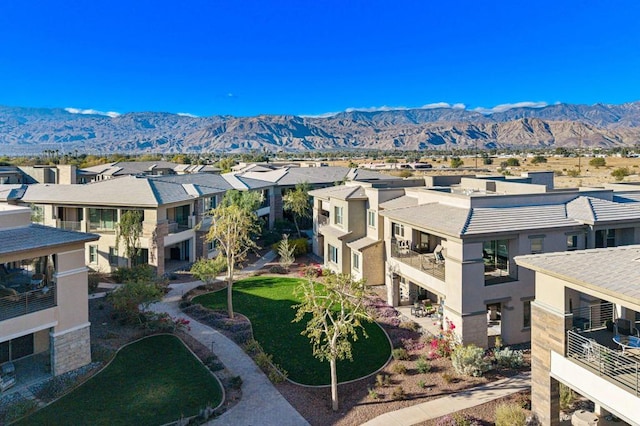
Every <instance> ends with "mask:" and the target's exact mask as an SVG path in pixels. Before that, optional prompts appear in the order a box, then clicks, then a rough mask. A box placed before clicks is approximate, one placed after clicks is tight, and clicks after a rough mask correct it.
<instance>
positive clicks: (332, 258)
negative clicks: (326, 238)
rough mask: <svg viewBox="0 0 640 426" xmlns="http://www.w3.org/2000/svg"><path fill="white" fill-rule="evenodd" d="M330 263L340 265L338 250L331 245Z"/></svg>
mask: <svg viewBox="0 0 640 426" xmlns="http://www.w3.org/2000/svg"><path fill="white" fill-rule="evenodd" d="M329 262H332V263H338V249H337V248H336V247H334V246H332V245H331V244H329Z"/></svg>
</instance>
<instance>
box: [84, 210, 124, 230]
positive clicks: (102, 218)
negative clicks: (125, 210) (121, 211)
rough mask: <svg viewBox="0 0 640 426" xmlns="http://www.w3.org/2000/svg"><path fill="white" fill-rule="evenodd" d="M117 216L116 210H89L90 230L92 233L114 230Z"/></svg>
mask: <svg viewBox="0 0 640 426" xmlns="http://www.w3.org/2000/svg"><path fill="white" fill-rule="evenodd" d="M117 216H118V212H117V211H116V209H89V229H91V230H92V231H101V230H114V229H115V228H116V218H117Z"/></svg>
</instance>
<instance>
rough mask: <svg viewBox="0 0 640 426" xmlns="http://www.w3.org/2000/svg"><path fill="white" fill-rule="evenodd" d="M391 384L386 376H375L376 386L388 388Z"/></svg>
mask: <svg viewBox="0 0 640 426" xmlns="http://www.w3.org/2000/svg"><path fill="white" fill-rule="evenodd" d="M389 384H391V377H389V375H388V374H377V375H376V386H378V387H383V386H389Z"/></svg>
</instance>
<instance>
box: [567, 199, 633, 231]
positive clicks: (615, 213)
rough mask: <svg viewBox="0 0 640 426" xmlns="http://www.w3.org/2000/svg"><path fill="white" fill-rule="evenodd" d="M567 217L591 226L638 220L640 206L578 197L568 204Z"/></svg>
mask: <svg viewBox="0 0 640 426" xmlns="http://www.w3.org/2000/svg"><path fill="white" fill-rule="evenodd" d="M567 215H568V216H569V217H571V218H575V219H577V220H580V221H581V222H584V223H588V224H591V225H593V224H595V223H597V222H607V221H620V220H638V219H640V206H634V205H633V204H630V203H619V202H614V201H607V200H603V199H601V198H594V197H578V198H576V199H575V200H572V201H569V202H568V203H567Z"/></svg>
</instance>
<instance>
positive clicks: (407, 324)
mask: <svg viewBox="0 0 640 426" xmlns="http://www.w3.org/2000/svg"><path fill="white" fill-rule="evenodd" d="M400 328H404V329H406V330H411V331H415V332H417V331H418V330H419V329H420V324H418V323H417V322H415V321H403V322H401V323H400Z"/></svg>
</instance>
